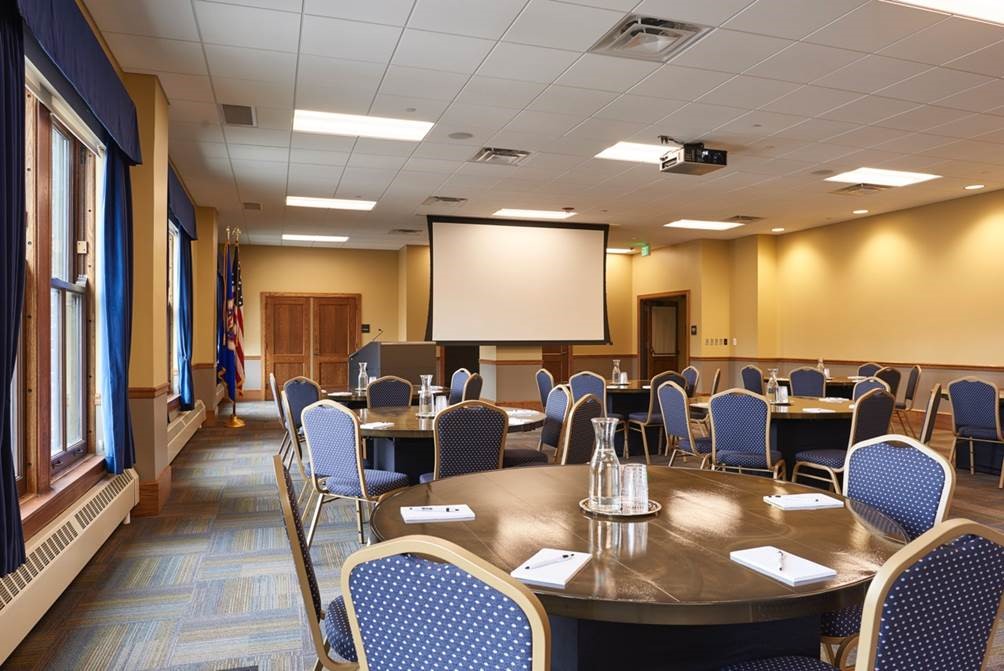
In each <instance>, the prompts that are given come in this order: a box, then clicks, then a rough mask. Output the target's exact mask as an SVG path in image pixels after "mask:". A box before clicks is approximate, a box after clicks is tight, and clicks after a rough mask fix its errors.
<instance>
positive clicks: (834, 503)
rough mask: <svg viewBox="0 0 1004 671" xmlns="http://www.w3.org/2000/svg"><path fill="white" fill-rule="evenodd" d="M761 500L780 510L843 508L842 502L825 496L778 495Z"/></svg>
mask: <svg viewBox="0 0 1004 671" xmlns="http://www.w3.org/2000/svg"><path fill="white" fill-rule="evenodd" d="M763 500H764V501H765V502H766V503H769V504H770V505H772V506H774V507H775V508H780V509H781V510H823V509H825V508H843V507H844V502H843V501H841V500H840V499H835V498H833V497H832V496H827V495H826V494H778V495H777V496H765V497H763Z"/></svg>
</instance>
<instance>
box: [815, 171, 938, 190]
mask: <svg viewBox="0 0 1004 671" xmlns="http://www.w3.org/2000/svg"><path fill="white" fill-rule="evenodd" d="M940 178H941V175H929V174H927V173H923V172H906V171H904V170H884V169H882V168H858V169H857V170H850V171H848V172H842V173H840V174H839V175H834V176H833V177H827V178H826V181H827V182H843V183H845V184H877V185H879V186H909V185H911V184H919V183H921V182H926V181H928V180H932V179H940Z"/></svg>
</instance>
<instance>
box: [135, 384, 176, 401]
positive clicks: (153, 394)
mask: <svg viewBox="0 0 1004 671" xmlns="http://www.w3.org/2000/svg"><path fill="white" fill-rule="evenodd" d="M169 391H171V385H170V384H168V383H167V382H165V383H164V384H161V385H157V386H156V387H129V398H157V397H158V396H163V395H164V394H166V393H168V392H169Z"/></svg>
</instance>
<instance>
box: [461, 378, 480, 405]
mask: <svg viewBox="0 0 1004 671" xmlns="http://www.w3.org/2000/svg"><path fill="white" fill-rule="evenodd" d="M484 384H485V379H484V378H483V377H481V375H480V374H478V373H471V376H470V377H469V378H467V382H465V383H464V394H463V396H462V398H463V400H464V401H480V400H481V388H482V387H484Z"/></svg>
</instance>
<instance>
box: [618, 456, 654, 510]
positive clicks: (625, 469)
mask: <svg viewBox="0 0 1004 671" xmlns="http://www.w3.org/2000/svg"><path fill="white" fill-rule="evenodd" d="M647 511H648V468H646V466H645V464H625V465H624V466H622V467H621V512H623V513H627V514H638V513H644V512H647Z"/></svg>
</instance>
